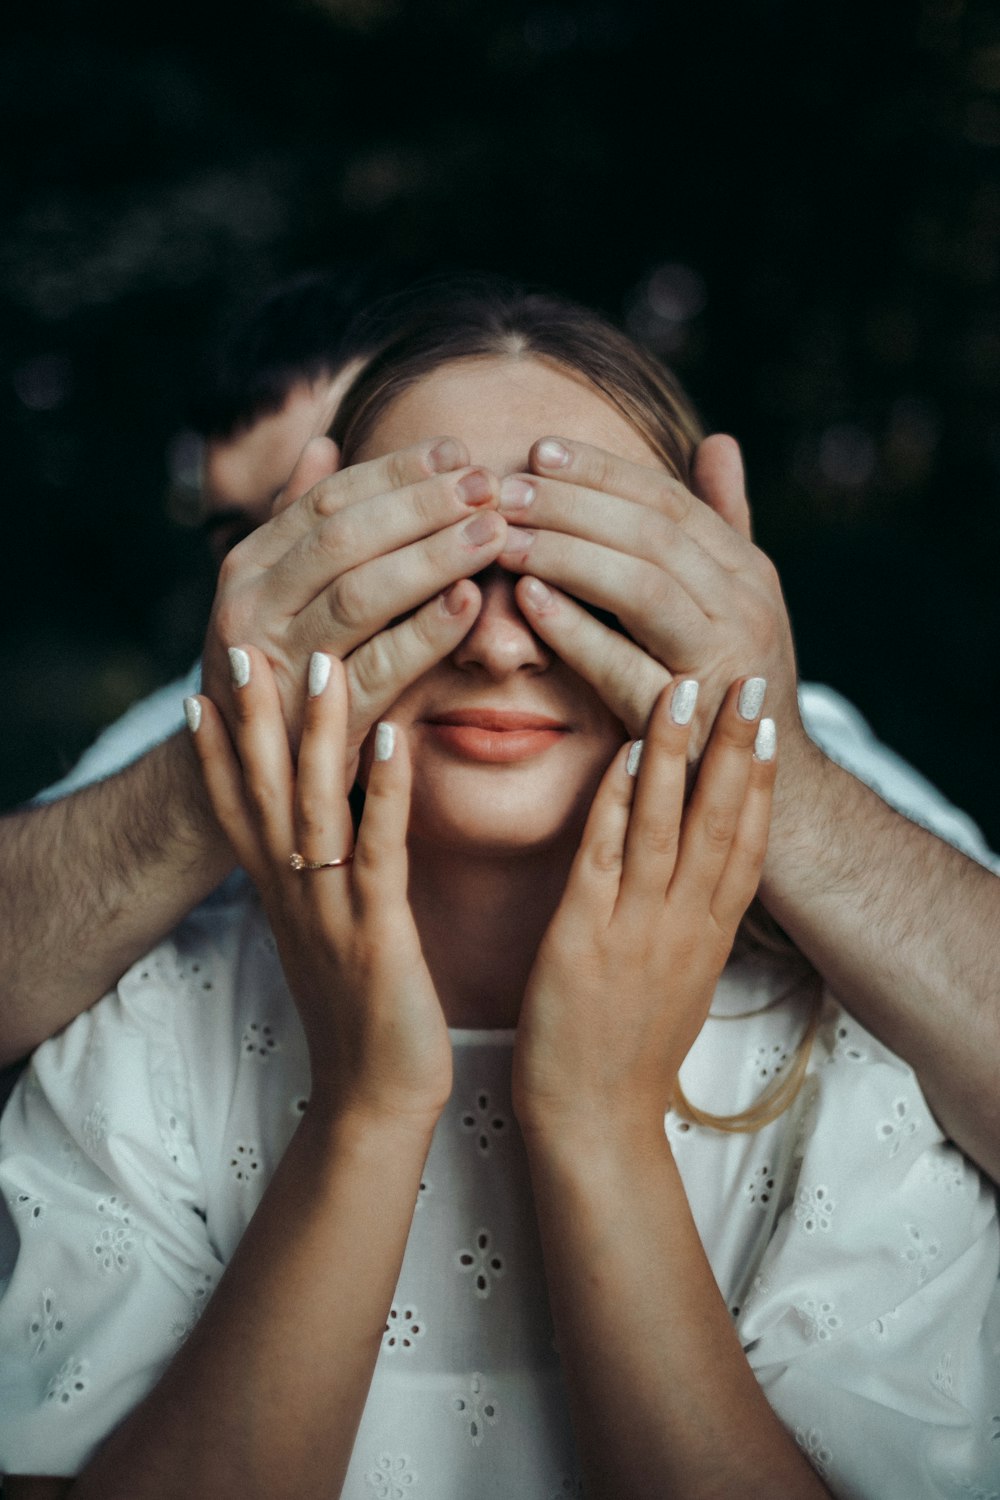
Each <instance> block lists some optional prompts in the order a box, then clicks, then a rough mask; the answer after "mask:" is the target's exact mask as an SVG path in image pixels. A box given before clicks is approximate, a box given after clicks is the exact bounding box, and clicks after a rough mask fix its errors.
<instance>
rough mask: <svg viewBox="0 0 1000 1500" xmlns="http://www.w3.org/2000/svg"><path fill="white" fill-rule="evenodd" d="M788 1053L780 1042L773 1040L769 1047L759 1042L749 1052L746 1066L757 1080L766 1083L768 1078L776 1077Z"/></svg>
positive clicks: (786, 1059)
mask: <svg viewBox="0 0 1000 1500" xmlns="http://www.w3.org/2000/svg"><path fill="white" fill-rule="evenodd" d="M789 1055H790V1054H789V1051H788V1048H787V1047H786V1046H785V1045H784V1044H783V1043H782V1042H774V1043H773V1045H772V1046H770V1047H768V1046H765V1045H764V1044H761V1045H760V1046H759V1047H755V1048H754V1049H753V1051H752V1052H751V1053H750V1055H749V1057H748V1058H747V1066H748V1067H749V1069H750V1071H751V1073H753V1075H754V1077H755V1078H756V1079H757V1080H758V1082H760V1083H767V1082H769V1080H770V1079H772V1078H777V1076H778V1074H779V1073H780V1072H781V1070H782V1068H783V1067H784V1066H785V1064H786V1063H787V1061H788V1058H789Z"/></svg>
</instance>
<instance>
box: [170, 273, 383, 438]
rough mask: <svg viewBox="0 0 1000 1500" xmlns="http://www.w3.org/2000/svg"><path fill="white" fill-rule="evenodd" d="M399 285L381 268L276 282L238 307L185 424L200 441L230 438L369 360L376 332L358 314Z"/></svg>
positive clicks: (207, 366)
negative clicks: (296, 393) (298, 390)
mask: <svg viewBox="0 0 1000 1500" xmlns="http://www.w3.org/2000/svg"><path fill="white" fill-rule="evenodd" d="M403 279H405V278H401V276H400V274H399V272H398V271H395V270H393V271H390V270H388V269H386V268H384V267H380V266H376V267H374V268H370V267H366V268H359V267H356V266H354V267H352V266H334V267H331V268H329V269H324V270H318V271H308V272H304V273H302V274H300V275H298V276H294V277H292V278H291V279H289V280H288V281H283V282H281V283H279V284H278V285H277V286H276V287H274V288H272V290H271V291H269V292H268V293H267V294H266V295H265V296H264V297H262V298H261V299H260V300H259V301H258V302H256V303H255V304H253V305H252V306H251V307H250V308H249V310H248V309H246V308H245V307H244V308H243V309H242V310H241V312H240V313H239V314H238V315H237V316H236V317H235V318H232V319H231V320H230V321H229V324H228V326H227V327H226V328H225V329H224V331H223V333H222V335H221V337H220V338H218V339H217V340H216V343H215V346H214V348H213V350H212V351H211V353H210V355H209V356H208V359H207V360H206V362H205V365H204V368H203V370H202V374H201V379H200V381H199V383H198V385H197V387H196V393H195V396H194V398H193V399H192V401H191V403H190V406H189V408H188V417H189V421H190V424H191V426H192V427H193V428H194V430H195V431H196V432H197V433H199V434H200V435H201V436H202V437H205V438H227V437H233V436H235V435H236V434H237V433H239V432H242V431H243V430H245V429H246V428H247V427H252V426H253V424H254V423H255V422H256V421H258V420H259V419H260V418H261V417H264V416H268V415H270V414H271V413H272V412H276V411H280V410H281V408H282V407H283V406H284V404H285V401H286V400H287V399H288V396H289V393H290V392H291V391H292V390H293V389H294V387H295V386H297V385H301V384H303V383H308V384H312V383H313V382H314V381H317V380H322V379H329V378H332V377H333V376H334V375H336V373H337V371H338V370H341V369H343V367H344V365H345V364H347V363H348V361H349V360H352V359H357V358H364V357H365V356H367V355H369V354H371V353H372V352H373V351H374V349H375V347H377V343H378V334H377V332H376V330H375V329H373V328H368V327H367V325H366V324H365V323H364V321H363V320H361V319H359V318H358V314H359V312H360V311H361V310H362V309H363V308H364V307H365V306H367V304H368V303H369V302H372V301H373V300H376V299H378V298H380V297H382V296H384V295H386V294H387V293H388V292H391V291H392V290H394V289H395V288H396V287H398V286H399V285H400V284H401V280H403Z"/></svg>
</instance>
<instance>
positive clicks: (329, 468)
mask: <svg viewBox="0 0 1000 1500" xmlns="http://www.w3.org/2000/svg"><path fill="white" fill-rule="evenodd" d="M339 468H340V449H339V448H338V447H337V445H336V443H335V442H334V441H333V439H332V438H328V437H314V438H310V439H309V441H308V443H306V445H305V447H304V448H303V450H302V452H301V453H300V454H299V459H298V463H297V464H296V465H295V468H294V469H293V470H292V473H291V477H290V478H289V480H288V483H287V484H286V485H285V488H284V489H283V490H282V491H281V493H280V495H279V496H278V497H277V499H276V500H275V502H274V505H273V507H272V510H271V514H272V516H278V515H280V514H281V512H282V511H283V510H287V509H288V507H289V506H290V505H293V504H294V503H295V501H296V500H301V499H302V496H303V495H307V494H308V493H309V491H310V490H311V489H312V488H313V487H314V486H315V485H317V484H319V483H320V481H321V480H323V479H329V477H330V475H331V474H336V472H337V470H338V469H339Z"/></svg>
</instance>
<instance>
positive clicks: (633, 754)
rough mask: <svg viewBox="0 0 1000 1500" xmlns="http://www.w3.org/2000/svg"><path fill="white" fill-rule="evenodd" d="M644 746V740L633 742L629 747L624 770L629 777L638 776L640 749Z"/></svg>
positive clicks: (640, 757) (640, 758)
mask: <svg viewBox="0 0 1000 1500" xmlns="http://www.w3.org/2000/svg"><path fill="white" fill-rule="evenodd" d="M644 744H645V741H644V740H633V742H632V744H631V745H630V746H629V752H628V760H627V761H626V762H625V769H626V771H627V772H628V774H629V775H630V776H638V774H639V763H640V761H641V760H642V747H643V745H644Z"/></svg>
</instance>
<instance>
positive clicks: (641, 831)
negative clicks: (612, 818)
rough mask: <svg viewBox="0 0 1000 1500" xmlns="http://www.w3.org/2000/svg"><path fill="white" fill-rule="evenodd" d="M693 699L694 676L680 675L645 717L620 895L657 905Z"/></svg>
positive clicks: (675, 820)
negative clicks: (647, 718) (644, 733)
mask: <svg viewBox="0 0 1000 1500" xmlns="http://www.w3.org/2000/svg"><path fill="white" fill-rule="evenodd" d="M697 701H698V684H697V682H695V681H694V679H693V678H690V677H685V678H682V679H681V680H680V681H678V682H675V683H673V684H672V686H671V687H669V688H667V689H665V690H664V691H663V692H662V693H661V695H660V698H659V700H658V701H657V704H656V707H655V708H654V710H653V713H652V716H651V718H650V721H649V727H648V729H647V730H646V735H645V738H644V740H643V742H642V755H641V764H640V766H639V771H638V782H637V785H636V789H635V797H634V799H633V802H632V814H631V817H630V818H629V824H628V834H627V837H626V840H625V863H624V869H623V871H622V883H621V899H622V900H623V901H630V902H631V901H639V902H644V903H649V904H650V906H656V907H657V908H659V909H661V910H662V906H663V900H664V897H665V895H666V892H667V889H668V887H669V885H670V881H671V878H672V876H673V872H674V866H675V865H676V863H677V853H678V849H679V846H680V835H681V820H682V817H683V812H684V790H685V783H686V779H687V749H688V740H689V737H690V734H691V720H692V718H693V717H694V710H695V705H696V703H697Z"/></svg>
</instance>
